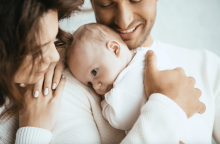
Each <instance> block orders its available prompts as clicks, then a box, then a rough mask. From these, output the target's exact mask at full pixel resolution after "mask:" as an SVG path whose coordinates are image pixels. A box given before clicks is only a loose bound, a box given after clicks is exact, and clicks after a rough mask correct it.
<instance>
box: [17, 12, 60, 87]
mask: <svg viewBox="0 0 220 144" xmlns="http://www.w3.org/2000/svg"><path fill="white" fill-rule="evenodd" d="M40 23H41V32H40V38H39V39H40V44H41V46H42V57H41V56H40V57H38V58H36V59H35V61H34V64H33V62H32V55H31V54H30V55H28V56H27V57H26V58H25V60H24V61H23V63H22V65H21V67H20V68H19V69H18V71H17V72H16V74H15V78H14V81H15V83H22V84H34V83H36V82H38V81H39V80H40V79H41V78H43V77H44V74H45V73H46V72H47V70H48V67H49V65H50V64H51V63H53V62H57V61H58V60H59V58H60V57H59V53H58V52H57V50H56V47H55V45H54V39H55V37H56V35H57V33H58V14H57V11H52V10H50V11H49V12H48V13H46V14H44V16H43V17H42V19H41V21H40ZM32 67H33V71H32V72H31V70H32Z"/></svg>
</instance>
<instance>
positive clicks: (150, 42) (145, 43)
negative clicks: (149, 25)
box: [141, 34, 154, 47]
mask: <svg viewBox="0 0 220 144" xmlns="http://www.w3.org/2000/svg"><path fill="white" fill-rule="evenodd" d="M153 42H154V40H153V38H152V36H151V34H150V35H149V36H148V37H147V39H146V41H145V42H144V43H143V44H142V45H141V47H151V45H152V44H153Z"/></svg>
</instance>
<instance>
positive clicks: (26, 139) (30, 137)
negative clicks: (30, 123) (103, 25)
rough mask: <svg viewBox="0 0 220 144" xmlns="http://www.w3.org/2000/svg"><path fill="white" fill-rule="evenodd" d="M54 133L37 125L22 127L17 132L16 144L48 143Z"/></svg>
mask: <svg viewBox="0 0 220 144" xmlns="http://www.w3.org/2000/svg"><path fill="white" fill-rule="evenodd" d="M51 138H52V133H51V132H50V131H48V130H46V129H42V128H37V127H22V128H19V129H18V131H17V133H16V141H15V144H48V143H49V142H50V140H51Z"/></svg>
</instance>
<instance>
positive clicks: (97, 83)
mask: <svg viewBox="0 0 220 144" xmlns="http://www.w3.org/2000/svg"><path fill="white" fill-rule="evenodd" d="M101 85H102V84H101V82H96V83H95V84H93V88H94V89H95V90H98V89H100V87H101Z"/></svg>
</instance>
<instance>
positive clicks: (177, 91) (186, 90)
mask: <svg viewBox="0 0 220 144" xmlns="http://www.w3.org/2000/svg"><path fill="white" fill-rule="evenodd" d="M195 83H196V81H195V79H194V78H192V77H187V76H186V75H185V72H184V70H183V69H182V68H176V69H174V70H164V71H159V70H158V69H157V58H156V55H155V53H154V52H153V51H151V50H149V51H148V52H147V54H146V70H145V78H144V85H145V91H146V94H147V96H148V97H149V96H150V95H151V94H153V93H161V94H163V95H165V96H167V97H169V98H170V99H172V100H173V101H174V102H176V103H177V104H178V105H179V106H180V107H181V108H182V110H183V111H184V112H185V113H186V115H187V117H188V118H189V117H191V116H193V115H194V114H195V113H201V114H202V113H204V112H205V110H206V106H205V104H204V103H202V102H200V100H199V97H200V96H201V94H202V93H201V91H200V90H199V89H197V88H195V87H194V85H195Z"/></svg>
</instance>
